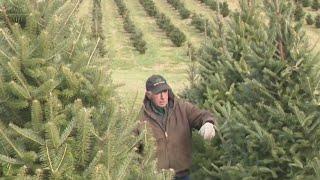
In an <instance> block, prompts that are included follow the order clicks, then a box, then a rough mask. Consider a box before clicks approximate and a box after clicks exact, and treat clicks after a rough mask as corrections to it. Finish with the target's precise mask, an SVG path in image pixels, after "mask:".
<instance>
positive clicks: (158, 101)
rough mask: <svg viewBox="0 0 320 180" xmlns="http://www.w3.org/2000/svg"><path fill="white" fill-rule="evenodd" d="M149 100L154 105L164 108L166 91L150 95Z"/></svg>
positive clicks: (166, 99) (166, 101)
mask: <svg viewBox="0 0 320 180" xmlns="http://www.w3.org/2000/svg"><path fill="white" fill-rule="evenodd" d="M150 99H151V100H152V102H153V103H154V104H155V105H157V106H159V107H165V106H166V105H167V104H168V90H164V91H161V92H160V93H158V94H153V93H151V97H150Z"/></svg>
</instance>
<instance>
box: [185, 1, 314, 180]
mask: <svg viewBox="0 0 320 180" xmlns="http://www.w3.org/2000/svg"><path fill="white" fill-rule="evenodd" d="M239 4H240V10H239V12H235V13H234V14H232V18H231V19H230V21H229V22H228V23H224V22H222V21H221V17H219V16H217V21H216V26H217V28H216V29H215V32H214V33H213V38H212V41H211V42H210V43H207V45H206V46H204V47H202V48H201V50H200V52H199V57H198V59H199V64H200V68H199V75H200V80H199V82H198V83H197V85H196V86H194V88H193V89H191V90H189V91H186V92H185V94H184V95H185V97H189V98H191V100H193V102H197V103H199V105H201V106H203V107H205V108H208V109H210V110H212V111H213V112H214V113H215V115H216V116H217V117H218V119H219V121H218V125H217V135H216V138H215V140H214V141H212V142H210V143H203V142H201V141H195V149H196V154H195V158H194V161H195V162H198V163H199V165H196V166H194V167H193V172H194V174H193V177H202V179H204V178H205V177H207V178H209V179H212V178H215V179H303V178H307V179H319V172H320V171H319V170H320V169H319V167H320V166H319V158H320V156H319V155H320V154H319V140H320V136H319V135H320V127H319V118H320V114H319V102H320V101H319V87H318V84H319V82H320V81H319V80H320V79H319V74H318V71H317V66H315V63H316V62H315V60H316V59H317V58H318V57H316V56H313V55H312V54H311V53H310V52H309V48H308V43H307V39H306V38H305V36H304V32H303V31H302V30H301V26H302V25H301V22H294V21H293V18H292V17H293V14H292V13H293V8H294V7H292V4H291V3H289V2H287V1H281V0H279V1H278V0H273V1H264V4H258V2H256V1H250V0H248V1H246V0H243V1H241V2H240V3H239ZM262 17H263V18H262ZM194 164H196V163H194Z"/></svg>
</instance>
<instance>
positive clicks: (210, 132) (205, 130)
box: [199, 122, 216, 140]
mask: <svg viewBox="0 0 320 180" xmlns="http://www.w3.org/2000/svg"><path fill="white" fill-rule="evenodd" d="M199 134H200V135H201V136H202V137H203V139H204V140H211V139H212V138H213V137H214V136H215V135H216V131H215V130H214V126H213V124H212V123H209V122H206V123H204V125H202V126H201V128H200V130H199Z"/></svg>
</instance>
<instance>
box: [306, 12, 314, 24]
mask: <svg viewBox="0 0 320 180" xmlns="http://www.w3.org/2000/svg"><path fill="white" fill-rule="evenodd" d="M306 22H307V24H308V25H312V24H313V23H314V20H313V17H312V15H311V14H308V15H307V17H306Z"/></svg>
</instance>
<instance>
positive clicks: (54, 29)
mask: <svg viewBox="0 0 320 180" xmlns="http://www.w3.org/2000/svg"><path fill="white" fill-rule="evenodd" d="M0 2H1V3H0V7H1V11H0V13H1V16H0V24H1V28H0V64H1V66H0V163H1V166H0V167H1V169H0V174H1V176H4V177H5V178H11V179H19V178H21V179H31V178H33V179H48V178H50V179H99V178H100V179H128V178H129V177H131V176H138V175H140V174H142V172H143V173H144V174H145V176H154V177H162V176H163V175H162V174H159V173H157V172H155V165H154V164H155V160H154V158H150V157H143V158H139V156H138V154H137V153H136V152H135V151H134V148H135V147H136V145H137V144H138V142H140V141H141V140H142V138H143V137H144V135H143V134H142V135H140V136H138V137H135V136H133V133H132V132H133V129H134V128H136V121H137V120H136V118H135V115H134V113H132V112H133V111H129V110H128V111H126V110H125V109H124V108H123V107H119V104H121V103H120V102H119V101H118V99H117V98H116V96H115V95H116V94H115V91H114V89H115V85H113V84H112V82H111V78H110V74H109V73H108V69H107V68H106V66H105V65H104V63H102V61H101V60H102V59H100V58H99V53H97V48H96V47H97V43H96V42H91V41H90V33H88V32H87V31H86V29H85V26H84V24H83V23H79V22H78V20H77V19H76V18H75V16H74V15H75V13H76V12H77V9H78V6H79V4H80V0H78V1H60V0H59V1H58V0H57V1H38V0H30V1H24V0H10V1H0ZM115 101H117V102H118V103H119V104H116V103H115ZM149 149H150V148H149ZM152 152H153V151H146V153H150V154H152ZM138 160H140V161H142V162H145V161H146V162H145V163H144V165H145V166H148V165H149V166H148V169H142V168H133V167H141V163H139V161H138ZM165 175H166V176H170V173H167V172H165Z"/></svg>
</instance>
